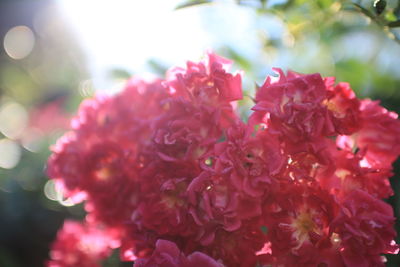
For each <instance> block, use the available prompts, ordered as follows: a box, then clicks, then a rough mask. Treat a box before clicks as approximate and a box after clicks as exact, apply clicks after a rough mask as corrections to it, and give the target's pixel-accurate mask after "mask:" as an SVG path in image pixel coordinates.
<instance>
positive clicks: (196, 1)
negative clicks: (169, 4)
mask: <svg viewBox="0 0 400 267" xmlns="http://www.w3.org/2000/svg"><path fill="white" fill-rule="evenodd" d="M212 2H213V1H212V0H191V1H187V2H184V3H182V4H179V5H178V6H177V7H175V10H178V9H182V8H186V7H191V6H197V5H203V4H209V3H212Z"/></svg>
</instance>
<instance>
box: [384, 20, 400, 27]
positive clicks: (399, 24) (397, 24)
mask: <svg viewBox="0 0 400 267" xmlns="http://www.w3.org/2000/svg"><path fill="white" fill-rule="evenodd" d="M387 25H388V26H389V27H390V28H395V27H400V20H398V21H392V22H389V23H388V24H387Z"/></svg>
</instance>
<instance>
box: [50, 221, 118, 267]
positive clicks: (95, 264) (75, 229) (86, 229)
mask: <svg viewBox="0 0 400 267" xmlns="http://www.w3.org/2000/svg"><path fill="white" fill-rule="evenodd" d="M118 243H119V241H118V239H116V237H115V236H114V233H113V232H111V231H108V230H106V229H103V228H102V227H98V226H94V225H90V224H81V223H79V222H75V221H65V222H64V226H63V228H62V229H61V230H60V231H59V232H58V234H57V240H56V241H55V242H54V243H53V245H52V248H51V249H52V250H51V253H50V260H49V261H48V262H47V264H46V266H47V267H73V266H82V267H100V266H101V261H102V260H104V259H106V258H107V257H109V256H110V255H111V252H112V249H114V248H115V247H118Z"/></svg>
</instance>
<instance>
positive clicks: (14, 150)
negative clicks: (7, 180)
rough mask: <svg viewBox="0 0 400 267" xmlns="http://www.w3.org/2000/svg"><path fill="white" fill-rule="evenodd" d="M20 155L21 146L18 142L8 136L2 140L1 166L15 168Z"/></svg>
mask: <svg viewBox="0 0 400 267" xmlns="http://www.w3.org/2000/svg"><path fill="white" fill-rule="evenodd" d="M20 157H21V148H20V146H19V145H18V144H17V143H16V142H14V141H12V140H10V139H6V138H4V139H1V140H0V168H4V169H12V168H14V167H15V166H17V164H18V162H19V159H20Z"/></svg>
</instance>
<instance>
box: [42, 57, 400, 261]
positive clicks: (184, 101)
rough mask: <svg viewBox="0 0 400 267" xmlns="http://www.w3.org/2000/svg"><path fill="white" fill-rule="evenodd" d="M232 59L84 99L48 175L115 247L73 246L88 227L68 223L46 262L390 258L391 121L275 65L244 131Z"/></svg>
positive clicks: (338, 88)
mask: <svg viewBox="0 0 400 267" xmlns="http://www.w3.org/2000/svg"><path fill="white" fill-rule="evenodd" d="M230 63H231V62H230V61H228V60H226V59H224V58H221V57H219V56H217V55H215V54H213V53H208V54H207V55H206V58H205V59H204V60H203V61H200V62H197V63H196V62H188V63H187V65H186V67H185V68H180V67H175V68H172V69H170V70H169V71H168V72H167V74H166V79H165V80H154V81H143V80H140V79H139V78H132V79H131V80H130V81H129V82H128V84H127V85H126V87H125V89H124V90H123V91H122V92H120V93H118V94H116V95H113V96H97V97H95V98H93V99H89V100H86V101H84V102H83V103H82V105H81V107H80V109H79V112H78V115H77V116H76V117H75V118H74V119H73V120H72V123H71V130H70V131H69V132H68V133H66V134H65V135H64V136H63V137H62V138H60V139H59V140H58V142H57V143H56V144H55V145H54V146H53V147H52V151H53V154H52V155H51V156H50V158H49V162H48V174H49V176H50V177H51V178H52V179H55V181H56V183H57V186H58V187H59V188H61V189H62V190H63V192H64V194H65V196H66V197H69V198H71V199H72V200H74V201H83V200H85V201H86V202H85V209H86V211H87V216H86V218H85V220H86V222H87V224H88V225H102V227H105V228H104V229H108V230H106V231H103V232H104V233H105V235H106V236H107V235H108V236H109V237H110V238H111V237H112V238H111V240H117V241H118V242H114V243H113V246H111V245H109V242H108V241H107V240H106V239H104V242H103V241H102V242H100V243H101V244H103V245H104V246H102V247H96V249H97V248H98V249H99V250H94V249H89V250H85V249H82V247H85V246H86V245H82V246H81V245H76V244H80V243H79V242H81V241H79V240H80V239H79V238H78V236H76V235H73V234H72V231H69V230H68V229H72V228H74V227H75V228H77V229H78V230H76V231H77V232H79V233H81V234H80V236H82V238H83V240H88V238H86V239H85V236H86V235H89V236H92V234H91V233H93V231H94V230H90V229H91V228H90V229H89V228H85V227H89V226H74V224H71V223H66V226H65V229H66V230H61V232H60V234H59V239H58V240H57V241H56V242H55V243H54V245H53V252H54V253H52V254H51V255H52V256H51V258H52V259H51V260H50V261H49V264H56V263H57V262H62V261H68V262H69V263H71V264H72V263H73V262H76V261H75V260H77V259H78V258H79V259H80V258H82V259H83V260H82V262H88V264H89V262H90V264H92V265H87V266H98V264H99V261H100V260H101V259H103V258H105V257H107V256H108V255H109V253H110V251H111V248H112V247H119V249H120V252H121V258H122V259H123V260H131V261H135V263H134V264H135V265H134V266H135V267H149V266H163V267H170V266H171V267H177V266H183V267H185V266H214V267H217V266H219V267H221V266H227V267H228V266H234V267H236V266H240V267H249V266H260V265H272V266H353V265H354V266H380V265H382V264H383V260H382V257H381V254H383V253H397V245H396V244H395V243H394V241H393V240H394V238H395V234H396V233H395V231H394V229H393V224H394V218H393V213H392V211H391V208H390V206H388V205H387V204H385V203H384V202H383V201H382V199H383V198H387V197H388V196H390V195H391V194H393V191H392V189H391V187H390V183H389V178H390V177H391V176H392V166H391V164H392V163H393V161H394V160H395V159H396V158H397V157H398V155H399V154H400V148H399V144H400V142H399V141H400V140H399V136H400V124H399V121H398V120H397V114H395V113H393V112H390V111H387V110H386V109H384V108H383V107H381V106H379V103H378V102H375V101H371V100H360V99H358V98H357V97H356V95H355V94H354V92H353V91H352V89H351V88H350V85H349V84H347V83H338V84H335V79H334V78H332V77H328V78H323V77H321V75H320V74H310V75H303V74H299V73H294V72H288V73H287V74H284V73H283V71H282V70H280V69H275V71H276V72H278V73H279V77H275V78H272V77H268V78H267V79H266V81H265V83H264V84H263V85H262V86H261V87H260V88H259V89H258V91H257V93H256V96H255V104H254V106H253V107H252V110H253V113H252V114H251V115H250V117H249V119H248V122H247V123H245V122H243V121H242V120H241V118H240V117H239V116H238V114H237V111H236V110H235V101H237V100H240V99H241V98H242V85H241V75H240V74H239V73H235V74H232V73H230V72H229V65H230ZM71 225H72V226H71ZM82 227H83V228H82ZM79 229H81V230H79ZM82 229H84V230H82ZM110 229H112V230H110ZM97 230H99V229H97ZM97 230H96V231H97ZM111 231H112V232H111ZM96 233H97V232H96ZM111 233H112V234H111ZM59 240H66V241H59ZM67 240H73V241H67ZM82 242H86V241H82ZM94 251H96V252H94ZM97 251H99V253H97ZM92 252H93V253H92ZM74 253H77V256H76V257H75V258H74V257H70V256H71V255H72V254H74ZM57 255H58V256H57ZM60 255H61V256H60ZM62 255H64V256H65V257H64V256H62ZM69 263H68V264H69ZM65 264H66V263H65ZM96 264H97V265H96ZM49 266H70V265H49Z"/></svg>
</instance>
